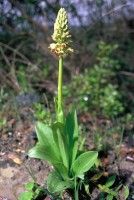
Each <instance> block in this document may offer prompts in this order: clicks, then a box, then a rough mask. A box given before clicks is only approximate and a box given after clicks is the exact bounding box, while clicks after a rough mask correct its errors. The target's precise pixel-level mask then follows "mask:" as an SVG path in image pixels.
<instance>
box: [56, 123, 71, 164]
mask: <svg viewBox="0 0 134 200" xmlns="http://www.w3.org/2000/svg"><path fill="white" fill-rule="evenodd" d="M53 133H54V139H55V143H56V144H57V146H58V149H59V152H60V157H61V158H62V162H63V165H64V166H65V167H66V168H68V152H67V141H66V140H67V138H66V135H65V129H64V125H63V124H62V123H60V122H56V123H54V124H53Z"/></svg>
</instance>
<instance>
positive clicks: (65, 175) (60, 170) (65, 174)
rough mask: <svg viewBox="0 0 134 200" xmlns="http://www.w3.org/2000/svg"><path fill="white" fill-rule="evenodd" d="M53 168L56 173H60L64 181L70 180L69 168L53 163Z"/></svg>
mask: <svg viewBox="0 0 134 200" xmlns="http://www.w3.org/2000/svg"><path fill="white" fill-rule="evenodd" d="M53 167H54V169H55V171H56V172H58V173H59V174H60V175H61V177H62V178H63V180H70V177H69V173H68V168H66V167H65V166H64V165H63V163H62V162H61V163H57V162H56V163H53Z"/></svg>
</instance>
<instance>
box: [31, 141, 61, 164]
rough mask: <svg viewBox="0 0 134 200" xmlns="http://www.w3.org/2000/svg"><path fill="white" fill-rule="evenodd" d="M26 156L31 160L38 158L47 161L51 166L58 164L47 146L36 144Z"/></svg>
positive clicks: (51, 150)
mask: <svg viewBox="0 0 134 200" xmlns="http://www.w3.org/2000/svg"><path fill="white" fill-rule="evenodd" d="M28 156H29V157H32V158H39V159H41V160H47V161H48V162H50V163H51V164H52V163H54V162H59V160H58V158H57V157H56V154H55V152H54V151H53V149H51V148H50V147H49V145H48V144H45V145H40V144H37V145H36V146H35V147H33V148H32V149H30V150H29V152H28Z"/></svg>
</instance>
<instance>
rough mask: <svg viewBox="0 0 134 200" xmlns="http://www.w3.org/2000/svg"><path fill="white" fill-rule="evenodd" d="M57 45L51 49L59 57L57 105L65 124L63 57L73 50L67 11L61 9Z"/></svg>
mask: <svg viewBox="0 0 134 200" xmlns="http://www.w3.org/2000/svg"><path fill="white" fill-rule="evenodd" d="M52 38H53V40H54V41H55V43H52V44H50V46H49V48H50V49H51V51H52V52H53V53H55V54H56V55H57V56H58V57H59V76H58V102H57V101H55V102H56V103H55V104H56V115H57V121H58V122H61V123H64V122H65V119H64V113H63V100H62V76H63V56H64V55H65V54H66V55H67V54H70V53H73V49H72V48H71V42H72V41H71V35H70V30H69V27H68V19H67V14H66V10H65V9H64V8H61V9H60V10H59V12H58V15H57V18H56V21H55V24H54V33H53V35H52Z"/></svg>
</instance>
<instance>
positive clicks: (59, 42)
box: [49, 8, 73, 56]
mask: <svg viewBox="0 0 134 200" xmlns="http://www.w3.org/2000/svg"><path fill="white" fill-rule="evenodd" d="M70 38H71V35H70V30H69V27H68V19H67V14H66V10H65V9H64V8H61V9H60V10H59V12H58V15H57V18H56V22H55V24H54V33H53V35H52V39H53V40H54V41H55V42H56V43H52V44H50V46H49V48H50V49H51V51H52V52H54V53H56V54H57V55H59V56H63V55H64V54H69V53H72V52H73V49H72V48H71V46H70V43H71V42H72V41H71V39H70Z"/></svg>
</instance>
